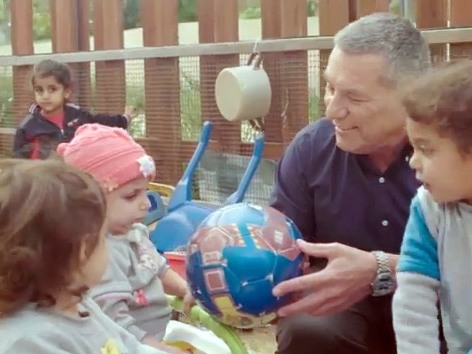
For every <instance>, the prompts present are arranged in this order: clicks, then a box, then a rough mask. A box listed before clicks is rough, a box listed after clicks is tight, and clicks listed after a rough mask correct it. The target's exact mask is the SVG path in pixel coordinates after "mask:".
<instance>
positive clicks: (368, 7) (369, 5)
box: [356, 0, 389, 18]
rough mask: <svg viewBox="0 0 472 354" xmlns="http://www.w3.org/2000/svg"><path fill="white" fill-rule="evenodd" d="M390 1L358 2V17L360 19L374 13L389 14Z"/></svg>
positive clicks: (361, 0)
mask: <svg viewBox="0 0 472 354" xmlns="http://www.w3.org/2000/svg"><path fill="white" fill-rule="evenodd" d="M388 3H389V2H388V0H357V7H356V15H357V16H356V17H357V18H360V17H362V16H365V15H369V14H371V13H374V12H388V5H389V4H388Z"/></svg>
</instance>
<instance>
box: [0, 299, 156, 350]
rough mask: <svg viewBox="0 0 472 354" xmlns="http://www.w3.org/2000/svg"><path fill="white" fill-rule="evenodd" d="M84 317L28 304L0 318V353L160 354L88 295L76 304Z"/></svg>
mask: <svg viewBox="0 0 472 354" xmlns="http://www.w3.org/2000/svg"><path fill="white" fill-rule="evenodd" d="M79 310H80V311H81V312H87V313H88V316H86V317H82V318H79V317H72V316H68V315H66V314H64V313H61V312H59V311H57V310H55V309H51V308H49V309H38V308H37V307H36V305H33V304H30V305H27V306H25V307H24V308H23V309H21V310H19V311H17V312H15V313H14V314H12V315H9V316H6V317H1V318H0V338H1V339H0V354H66V353H72V354H105V353H106V354H163V353H164V352H163V351H161V350H158V349H154V348H151V347H148V346H147V345H144V344H141V343H140V342H138V341H137V340H136V338H135V337H134V336H133V335H131V334H129V333H128V332H126V331H125V330H124V329H123V328H121V327H120V326H118V325H117V324H115V323H113V321H112V320H111V319H110V318H108V317H107V316H106V315H105V314H104V313H103V312H102V311H101V310H100V308H99V307H98V306H97V305H96V304H95V303H94V302H93V301H92V300H90V299H89V298H85V299H84V300H83V301H82V303H81V304H80V305H79Z"/></svg>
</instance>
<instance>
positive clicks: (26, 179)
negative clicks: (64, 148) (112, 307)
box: [0, 159, 106, 314]
mask: <svg viewBox="0 0 472 354" xmlns="http://www.w3.org/2000/svg"><path fill="white" fill-rule="evenodd" d="M0 215H1V218H0V313H2V314H7V313H10V312H13V311H15V310H17V309H19V308H20V307H22V306H23V305H25V304H26V303H36V304H37V305H38V306H40V307H49V306H54V305H55V301H56V300H55V298H54V294H59V293H63V292H64V291H69V292H70V293H71V295H74V296H77V297H78V298H79V299H80V298H81V297H82V295H83V294H84V292H85V291H86V290H87V288H86V287H85V286H82V287H79V288H77V287H76V288H73V286H74V285H73V280H74V276H75V275H76V274H77V272H78V271H80V268H81V266H82V264H83V253H84V252H85V256H86V257H89V256H90V255H91V254H92V253H93V251H94V250H95V248H96V246H97V244H98V243H99V240H100V237H101V236H100V233H101V230H102V227H103V224H104V220H105V216H106V204H105V198H104V195H103V192H102V191H101V188H100V186H99V185H98V184H97V182H95V180H94V179H93V178H92V177H91V176H90V175H89V174H87V173H86V172H83V171H80V170H78V169H76V168H74V167H72V166H69V165H66V164H65V163H64V162H62V161H57V160H45V161H32V160H15V159H8V160H1V161H0ZM81 254H82V256H81ZM81 262H82V263H81Z"/></svg>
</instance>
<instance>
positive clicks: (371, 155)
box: [271, 13, 431, 354]
mask: <svg viewBox="0 0 472 354" xmlns="http://www.w3.org/2000/svg"><path fill="white" fill-rule="evenodd" d="M334 44H335V46H334V49H333V51H332V52H331V55H330V57H329V60H328V65H327V67H326V71H325V73H324V76H325V79H326V92H325V96H324V101H325V105H326V118H324V119H321V120H319V121H317V122H315V123H312V124H310V125H308V126H307V127H305V128H304V129H302V130H301V131H300V132H299V133H298V134H297V136H296V137H295V138H294V140H293V141H292V142H291V143H290V145H289V147H288V148H287V150H286V152H285V154H284V156H283V157H282V159H281V160H280V162H279V164H278V167H277V171H276V176H275V188H274V192H273V196H272V201H271V204H272V206H274V207H275V208H277V209H279V210H280V211H282V212H283V213H284V214H286V215H287V216H288V217H290V218H291V219H293V221H294V222H295V223H296V224H297V226H298V227H299V228H300V230H301V232H302V234H303V238H304V241H302V242H300V243H299V247H300V249H301V250H302V251H303V252H304V253H305V254H307V255H309V256H310V268H309V271H308V272H306V274H305V275H303V276H300V277H298V278H296V279H292V280H289V281H286V282H284V283H282V284H280V285H278V286H277V287H276V288H275V289H274V295H276V296H280V295H284V294H288V293H293V294H294V295H295V297H294V301H293V302H292V303H291V304H289V305H287V306H285V307H283V308H281V309H280V310H279V316H280V319H279V323H278V331H277V342H278V353H280V354H304V353H307V354H308V353H316V354H328V353H335V354H361V353H363V354H364V353H365V354H366V353H376V354H379V353H395V337H394V334H393V328H392V315H391V299H392V293H393V291H394V290H395V286H396V284H395V268H396V263H397V258H398V256H397V255H398V254H399V251H400V245H401V242H402V237H403V232H404V228H405V225H406V221H407V217H408V214H409V206H410V201H411V199H412V198H413V196H414V195H415V193H416V189H417V188H418V186H419V183H418V182H417V181H416V179H415V174H414V172H413V171H412V170H411V169H410V167H409V165H408V159H409V156H410V154H411V147H410V145H409V144H408V140H407V137H406V134H405V129H404V125H405V119H406V116H405V111H404V109H403V106H402V104H401V100H400V97H399V96H400V94H399V88H400V86H401V84H400V82H399V80H400V79H403V78H406V77H409V76H416V75H420V74H421V73H423V72H425V71H427V70H428V69H429V68H430V65H431V63H430V53H429V49H428V45H427V43H426V42H425V40H424V38H423V37H422V35H421V33H420V32H419V31H418V30H417V29H416V28H415V27H414V26H413V25H412V24H411V23H410V22H409V21H408V20H406V19H404V18H402V17H399V16H396V15H393V14H388V13H377V14H372V15H368V16H365V17H362V18H360V19H358V20H357V21H355V22H353V23H351V24H349V25H348V26H346V27H345V28H344V29H342V30H341V31H339V32H338V33H337V34H336V36H335V38H334Z"/></svg>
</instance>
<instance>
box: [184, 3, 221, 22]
mask: <svg viewBox="0 0 472 354" xmlns="http://www.w3.org/2000/svg"><path fill="white" fill-rule="evenodd" d="M219 1H223V0H219ZM197 19H198V9H197V3H196V0H179V22H193V21H197Z"/></svg>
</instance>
